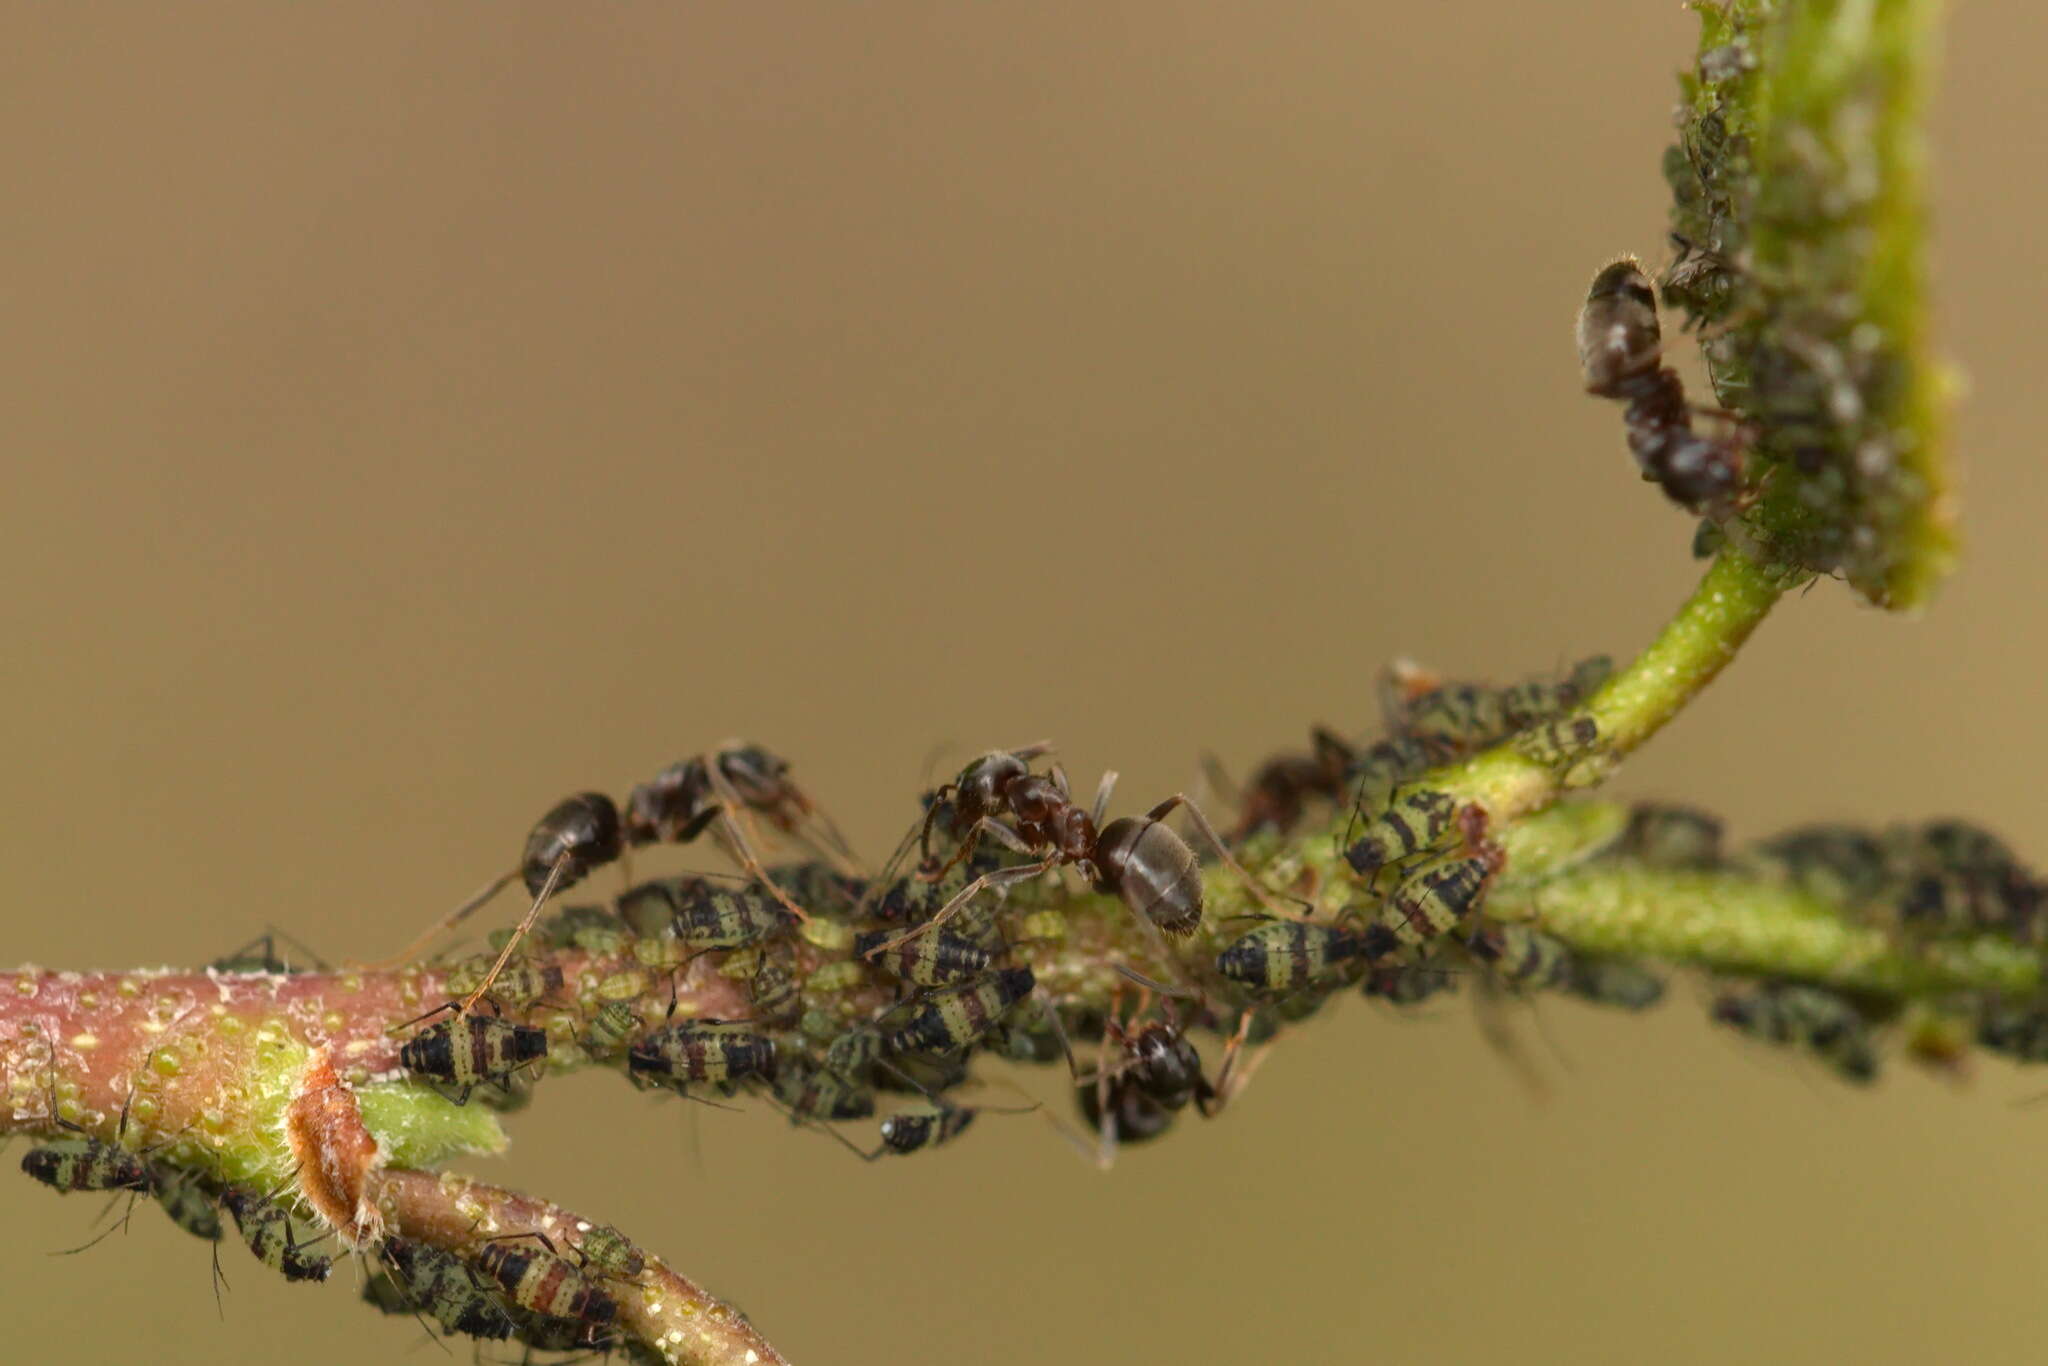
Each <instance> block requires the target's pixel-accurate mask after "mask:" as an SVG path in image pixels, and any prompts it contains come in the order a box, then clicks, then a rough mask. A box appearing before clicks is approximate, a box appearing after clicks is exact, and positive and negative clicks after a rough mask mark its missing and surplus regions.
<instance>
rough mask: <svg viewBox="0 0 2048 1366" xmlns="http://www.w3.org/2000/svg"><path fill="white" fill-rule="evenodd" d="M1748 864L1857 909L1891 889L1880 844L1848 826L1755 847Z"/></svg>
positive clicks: (1805, 830) (1790, 834) (1819, 828)
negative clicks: (1758, 866)
mask: <svg viewBox="0 0 2048 1366" xmlns="http://www.w3.org/2000/svg"><path fill="white" fill-rule="evenodd" d="M1746 861H1747V862H1749V863H1750V864H1752V865H1761V866H1762V867H1763V868H1765V869H1766V870H1769V871H1773V872H1775V873H1776V874H1777V875H1778V876H1780V877H1782V878H1784V879H1785V880H1786V881H1787V882H1789V883H1791V884H1792V885H1793V886H1795V887H1797V888H1799V889H1800V890H1801V891H1803V892H1806V893H1807V894H1809V895H1811V896H1815V897H1819V898H1820V899H1822V900H1825V901H1837V902H1841V903H1843V904H1845V905H1849V906H1860V905H1865V904H1868V903H1870V902H1873V901H1876V900H1879V899H1880V898H1882V897H1883V896H1884V895H1885V893H1886V892H1887V891H1888V890H1890V889H1891V888H1892V885H1893V873H1892V869H1891V865H1890V861H1889V860H1888V859H1887V857H1886V853H1885V848H1884V845H1883V844H1882V843H1881V842H1880V841H1879V840H1878V839H1877V838H1876V837H1875V836H1873V835H1872V834H1870V832H1868V831H1866V830H1859V829H1857V828H1856V827H1855V826H1848V825H1806V826H1800V827H1798V828H1796V829H1792V830H1787V831H1785V832H1784V833H1782V834H1779V835H1775V836H1773V837H1772V838H1770V839H1768V840H1765V841H1763V842H1761V843H1759V844H1757V845H1755V846H1753V847H1752V848H1751V849H1750V850H1749V851H1748V854H1747V858H1746Z"/></svg>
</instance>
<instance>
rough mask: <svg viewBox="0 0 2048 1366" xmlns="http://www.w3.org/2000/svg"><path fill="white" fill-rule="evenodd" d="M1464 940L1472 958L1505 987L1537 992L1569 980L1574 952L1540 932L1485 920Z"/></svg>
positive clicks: (1471, 929) (1474, 927)
mask: <svg viewBox="0 0 2048 1366" xmlns="http://www.w3.org/2000/svg"><path fill="white" fill-rule="evenodd" d="M1464 938H1465V947H1466V948H1468V949H1470V950H1471V951H1472V956H1473V957H1474V958H1477V959H1478V960H1479V961H1480V962H1482V963H1484V964H1486V965H1487V967H1488V968H1489V969H1491V970H1492V972H1493V975H1494V978H1495V979H1496V980H1497V981H1499V982H1501V983H1502V984H1503V985H1506V986H1511V987H1517V988H1521V989H1523V990H1538V989H1541V988H1545V987H1557V986H1562V985H1564V984H1565V983H1566V982H1567V981H1568V980H1570V977H1571V970H1572V951H1571V950H1570V949H1568V948H1566V947H1565V945H1564V943H1563V941H1562V940H1559V939H1556V938H1554V937H1553V936H1551V935H1547V934H1545V933H1543V932H1542V931H1541V930H1532V929H1530V928H1529V927H1528V926H1527V925H1511V924H1502V923H1500V922H1499V921H1493V920H1485V919H1482V920H1480V922H1479V923H1478V924H1477V925H1474V926H1472V927H1471V928H1470V929H1469V930H1468V931H1467V932H1466V934H1465V936H1464Z"/></svg>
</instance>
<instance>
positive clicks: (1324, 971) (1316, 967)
mask: <svg viewBox="0 0 2048 1366" xmlns="http://www.w3.org/2000/svg"><path fill="white" fill-rule="evenodd" d="M1365 955H1366V940H1365V936H1364V935H1362V934H1360V933H1358V932H1357V931H1355V930H1351V929H1347V928H1345V927H1344V926H1342V925H1319V924H1313V923H1310V922H1307V921H1301V920H1269V921H1267V922H1266V923H1265V924H1263V925H1260V926H1259V927H1258V928H1256V929H1254V930H1251V931H1249V932H1248V933H1246V934H1244V935H1242V936H1241V937H1239V938H1238V939H1236V940H1234V941H1233V942H1232V943H1231V944H1230V945H1229V946H1228V947H1227V948H1225V949H1224V950H1223V952H1222V953H1220V954H1218V955H1217V956H1216V971H1217V972H1218V973H1220V974H1221V975H1222V976H1224V977H1225V978H1227V979H1228V980H1230V981H1232V982H1235V983H1237V984H1238V985H1239V986H1241V987H1243V988H1244V989H1245V990H1246V991H1248V992H1250V993H1251V994H1252V995H1254V996H1257V997H1262V998H1275V997H1281V996H1291V995H1293V994H1294V993H1295V992H1297V991H1307V990H1310V989H1313V988H1317V987H1331V986H1335V985H1337V984H1339V983H1341V982H1342V981H1343V980H1344V978H1345V976H1346V974H1347V973H1348V972H1349V971H1350V966H1351V964H1352V963H1354V962H1356V961H1358V960H1359V959H1361V958H1364V957H1365Z"/></svg>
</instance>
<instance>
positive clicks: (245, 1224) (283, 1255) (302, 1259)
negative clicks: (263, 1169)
mask: <svg viewBox="0 0 2048 1366" xmlns="http://www.w3.org/2000/svg"><path fill="white" fill-rule="evenodd" d="M220 1198H221V1203H222V1204H224V1205H226V1206H227V1207H228V1213H229V1214H232V1215H233V1216H234V1217H235V1227H236V1228H237V1229H239V1230H240V1231H241V1234H242V1241H243V1242H245V1243H247V1244H248V1245H249V1251H250V1252H252V1253H254V1254H255V1255H256V1260H257V1261H259V1262H261V1263H263V1264H264V1265H265V1266H267V1267H269V1268H271V1269H272V1270H273V1271H277V1272H280V1273H282V1274H283V1276H284V1278H285V1279H286V1280H288V1281H324V1280H326V1279H327V1273H328V1272H330V1271H332V1270H334V1259H333V1258H332V1257H323V1256H321V1255H320V1254H319V1253H317V1252H308V1251H307V1250H306V1249H307V1248H309V1247H311V1246H312V1244H311V1242H304V1243H302V1242H300V1241H299V1237H298V1230H297V1229H296V1228H295V1227H294V1226H293V1224H292V1217H291V1214H290V1213H289V1212H288V1211H287V1210H286V1209H285V1207H284V1205H283V1204H282V1203H280V1202H279V1201H278V1200H276V1199H275V1198H274V1197H271V1196H263V1195H258V1194H257V1193H256V1192H255V1191H252V1190H246V1189H244V1188H243V1187H240V1186H227V1187H224V1188H223V1189H222V1190H221V1194H220Z"/></svg>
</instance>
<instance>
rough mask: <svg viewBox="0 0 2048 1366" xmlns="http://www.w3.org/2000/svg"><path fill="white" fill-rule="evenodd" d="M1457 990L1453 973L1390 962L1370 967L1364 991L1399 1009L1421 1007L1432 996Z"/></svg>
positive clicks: (1455, 977)
mask: <svg viewBox="0 0 2048 1366" xmlns="http://www.w3.org/2000/svg"><path fill="white" fill-rule="evenodd" d="M1457 989H1458V979H1457V976H1456V975H1455V974H1454V973H1451V972H1449V971H1446V970H1445V969H1443V968H1433V967H1429V966H1427V965H1425V964H1421V963H1389V964H1383V965H1381V966H1379V967H1375V968H1369V969H1367V971H1366V974H1365V982H1364V985H1363V987H1362V988H1361V990H1362V991H1363V993H1364V994H1365V995H1367V996H1371V997H1375V998H1377V999H1379V1000H1382V1001H1387V1002H1390V1003H1392V1004H1394V1005H1397V1006H1413V1005H1420V1004H1422V1003H1423V1002H1424V1001H1427V1000H1429V999H1430V998H1431V997H1432V996H1436V995H1439V994H1440V993H1443V992H1447V991H1456V990H1457Z"/></svg>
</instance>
